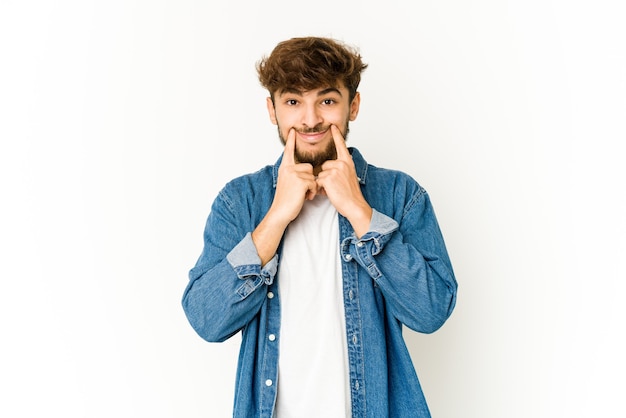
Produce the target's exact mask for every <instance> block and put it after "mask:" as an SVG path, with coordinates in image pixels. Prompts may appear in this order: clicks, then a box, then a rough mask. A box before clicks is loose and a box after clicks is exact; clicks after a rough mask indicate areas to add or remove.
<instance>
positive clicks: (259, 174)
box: [222, 165, 274, 192]
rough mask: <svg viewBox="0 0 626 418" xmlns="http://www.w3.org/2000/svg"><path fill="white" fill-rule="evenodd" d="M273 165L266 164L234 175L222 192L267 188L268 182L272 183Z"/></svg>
mask: <svg viewBox="0 0 626 418" xmlns="http://www.w3.org/2000/svg"><path fill="white" fill-rule="evenodd" d="M273 167H274V166H272V165H266V166H264V167H262V168H260V169H258V170H257V171H254V172H249V173H246V174H242V175H239V176H237V177H234V178H233V179H231V180H230V181H228V182H227V183H226V185H225V186H224V188H223V189H222V192H227V191H229V190H242V189H255V188H257V187H263V188H265V187H267V185H268V184H269V185H271V184H272V178H273Z"/></svg>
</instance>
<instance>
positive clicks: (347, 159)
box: [317, 125, 372, 237]
mask: <svg viewBox="0 0 626 418" xmlns="http://www.w3.org/2000/svg"><path fill="white" fill-rule="evenodd" d="M330 129H331V133H332V135H333V140H334V141H335V148H336V149H337V159H336V160H328V161H326V162H325V163H324V164H322V171H321V172H320V173H319V174H318V176H317V184H318V185H319V187H320V188H322V189H323V193H325V194H326V195H327V196H328V199H330V202H331V203H332V204H333V206H335V208H336V209H337V212H339V213H340V214H341V215H343V216H345V217H346V218H348V220H349V221H350V223H351V224H352V227H353V228H354V232H355V233H356V235H357V237H361V236H362V235H363V234H365V233H366V232H367V231H368V229H369V225H370V221H371V220H372V208H371V207H370V205H369V204H368V203H367V201H366V200H365V198H364V197H363V194H362V193H361V187H360V185H359V179H358V177H357V175H356V169H355V168H354V162H353V161H352V156H351V155H350V151H348V148H347V147H346V142H345V139H344V137H343V135H342V134H341V132H340V131H339V128H337V127H336V126H335V125H331V127H330Z"/></svg>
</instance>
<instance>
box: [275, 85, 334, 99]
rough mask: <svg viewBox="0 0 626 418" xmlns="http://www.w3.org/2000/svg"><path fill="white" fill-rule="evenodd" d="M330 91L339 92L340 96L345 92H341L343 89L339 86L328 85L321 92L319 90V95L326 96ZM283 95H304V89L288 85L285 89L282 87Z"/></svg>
mask: <svg viewBox="0 0 626 418" xmlns="http://www.w3.org/2000/svg"><path fill="white" fill-rule="evenodd" d="M329 93H337V94H338V95H340V96H343V94H341V91H340V90H339V89H338V88H337V87H328V88H326V89H324V90H320V91H319V92H317V96H318V97H319V96H324V95H326V94H329ZM279 94H280V95H281V96H282V95H284V94H295V95H298V96H304V92H303V91H302V90H298V89H297V88H294V87H288V88H285V89H282V90H281V91H280V93H279Z"/></svg>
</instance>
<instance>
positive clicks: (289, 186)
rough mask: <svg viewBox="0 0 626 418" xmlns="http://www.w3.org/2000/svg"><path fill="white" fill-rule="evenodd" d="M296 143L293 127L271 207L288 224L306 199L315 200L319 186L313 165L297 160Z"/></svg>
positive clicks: (286, 144) (296, 215)
mask: <svg viewBox="0 0 626 418" xmlns="http://www.w3.org/2000/svg"><path fill="white" fill-rule="evenodd" d="M295 144H296V131H295V130H294V129H291V130H289V134H288V135H287V142H286V143H285V150H284V152H283V159H282V162H281V164H280V167H279V168H278V183H277V184H276V195H275V196H274V201H273V203H272V208H271V209H270V211H272V212H274V214H275V215H277V216H278V217H279V218H281V219H283V220H284V221H285V222H286V224H289V222H291V221H293V220H294V219H296V217H298V215H299V214H300V211H301V210H302V206H303V205H304V201H305V200H307V199H308V200H313V198H314V197H315V195H316V194H317V188H318V186H317V183H316V182H315V176H314V175H313V166H312V165H311V164H308V163H297V162H296V158H295V148H296V145H295ZM285 226H286V225H285Z"/></svg>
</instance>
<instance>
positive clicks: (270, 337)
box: [267, 334, 276, 341]
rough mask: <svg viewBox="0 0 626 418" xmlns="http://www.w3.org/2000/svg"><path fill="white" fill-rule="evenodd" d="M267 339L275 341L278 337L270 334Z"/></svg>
mask: <svg viewBox="0 0 626 418" xmlns="http://www.w3.org/2000/svg"><path fill="white" fill-rule="evenodd" d="M267 339H268V340H270V341H274V340H275V339H276V336H275V335H274V334H270V335H268V336H267Z"/></svg>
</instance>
